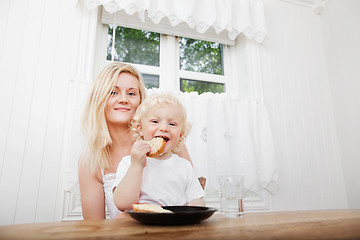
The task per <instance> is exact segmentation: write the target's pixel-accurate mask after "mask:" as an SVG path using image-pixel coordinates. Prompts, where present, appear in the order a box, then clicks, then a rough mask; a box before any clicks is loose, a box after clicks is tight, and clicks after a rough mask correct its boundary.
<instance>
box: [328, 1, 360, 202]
mask: <svg viewBox="0 0 360 240" xmlns="http://www.w3.org/2000/svg"><path fill="white" fill-rule="evenodd" d="M321 21H322V26H323V38H324V46H325V53H326V60H327V61H326V62H327V66H328V76H329V81H330V88H331V95H332V100H333V109H334V115H335V124H336V129H337V136H338V141H339V146H340V154H341V158H342V163H343V171H344V179H345V183H346V192H347V198H348V202H349V208H360V180H359V173H360V148H359V144H360V124H359V123H360V101H359V94H360V44H359V43H360V27H359V24H360V1H358V0H332V1H330V2H329V4H328V6H327V8H326V11H325V12H324V14H322V16H321Z"/></svg>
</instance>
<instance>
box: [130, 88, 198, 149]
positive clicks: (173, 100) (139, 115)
mask: <svg viewBox="0 0 360 240" xmlns="http://www.w3.org/2000/svg"><path fill="white" fill-rule="evenodd" d="M162 104H168V105H170V106H174V107H178V108H179V110H180V111H181V114H182V118H181V122H182V129H181V132H180V139H179V141H178V143H177V144H176V146H175V147H174V149H172V151H173V152H174V153H177V152H178V151H180V150H181V149H182V146H183V144H184V143H185V140H186V137H187V136H188V135H189V133H190V130H191V125H190V123H189V122H188V121H187V114H186V109H185V107H184V106H183V105H182V104H181V102H180V101H179V99H178V98H177V97H175V96H174V95H172V94H170V93H154V94H152V95H150V96H149V97H147V98H146V100H145V101H144V102H143V103H141V104H140V106H139V107H138V108H137V110H136V113H135V115H134V117H133V119H132V120H131V132H132V134H133V138H134V140H135V141H138V140H140V139H142V137H141V136H140V133H139V129H138V126H139V125H141V121H142V119H143V118H144V116H145V115H146V114H147V113H148V112H150V111H151V110H152V109H154V108H157V107H159V106H161V105H162Z"/></svg>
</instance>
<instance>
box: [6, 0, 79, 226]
mask: <svg viewBox="0 0 360 240" xmlns="http://www.w3.org/2000/svg"><path fill="white" fill-rule="evenodd" d="M75 10H76V8H75V1H72V0H63V1H46V0H39V1H25V0H15V1H13V0H11V1H10V0H5V1H0V73H1V87H0V111H1V112H0V193H1V197H0V225H6V224H17V223H29V222H49V221H58V220H60V219H61V213H62V204H63V191H61V189H63V179H62V178H63V174H62V173H63V172H62V171H61V170H62V168H63V162H64V158H65V157H66V154H65V146H64V137H65V136H66V132H67V130H66V126H67V125H68V121H67V119H68V118H69V116H68V115H67V113H68V109H69V107H70V106H69V105H68V104H69V99H70V98H71V95H70V91H69V90H70V86H71V81H72V77H73V76H72V75H73V74H72V72H74V68H76V66H77V59H76V56H77V53H78V51H79V50H78V45H77V44H78V42H79V39H80V38H79V35H80V33H79V29H80V28H79V25H80V22H79V21H78V18H77V17H78V16H77V14H78V13H77V12H76V11H75ZM65 16H66V17H65Z"/></svg>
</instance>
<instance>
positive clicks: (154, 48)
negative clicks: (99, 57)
mask: <svg viewBox="0 0 360 240" xmlns="http://www.w3.org/2000/svg"><path fill="white" fill-rule="evenodd" d="M113 30H114V26H113V25H109V27H108V46H107V57H106V58H107V60H112V45H113ZM115 31H116V32H115V47H114V50H115V51H114V59H113V60H114V61H120V62H128V63H136V64H144V65H149V66H159V62H160V61H159V59H160V34H159V33H154V32H150V31H145V30H137V29H132V28H125V27H119V26H116V28H115Z"/></svg>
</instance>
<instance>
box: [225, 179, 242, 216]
mask: <svg viewBox="0 0 360 240" xmlns="http://www.w3.org/2000/svg"><path fill="white" fill-rule="evenodd" d="M219 184H220V208H221V213H222V214H223V215H224V216H229V217H238V216H241V215H243V214H244V205H243V198H244V176H240V175H231V176H220V177H219Z"/></svg>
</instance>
